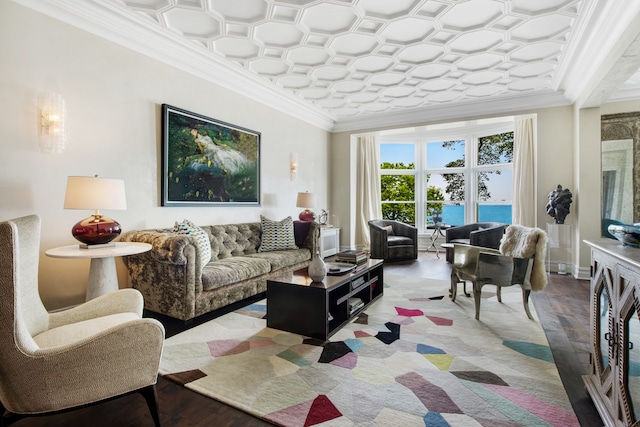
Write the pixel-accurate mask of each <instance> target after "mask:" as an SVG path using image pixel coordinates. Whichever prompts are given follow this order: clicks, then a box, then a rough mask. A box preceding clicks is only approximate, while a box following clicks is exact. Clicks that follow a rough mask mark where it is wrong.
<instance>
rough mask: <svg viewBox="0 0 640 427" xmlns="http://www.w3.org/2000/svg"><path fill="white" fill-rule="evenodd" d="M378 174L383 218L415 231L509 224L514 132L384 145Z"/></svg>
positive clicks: (381, 146) (381, 148) (381, 150)
mask: <svg viewBox="0 0 640 427" xmlns="http://www.w3.org/2000/svg"><path fill="white" fill-rule="evenodd" d="M380 173H381V190H382V212H383V217H384V218H385V219H396V220H399V221H403V222H407V223H411V224H415V225H417V226H419V227H427V226H429V225H430V224H434V223H442V224H448V225H462V224H465V223H469V222H491V221H495V222H502V223H505V224H511V218H512V204H511V199H512V194H513V132H512V131H510V132H503V133H493V134H491V133H487V134H485V136H479V137H468V138H458V139H451V140H440V141H418V142H412V143H386V142H384V141H383V142H381V144H380ZM470 208H471V211H467V210H468V209H470Z"/></svg>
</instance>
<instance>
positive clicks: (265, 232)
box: [258, 215, 298, 252]
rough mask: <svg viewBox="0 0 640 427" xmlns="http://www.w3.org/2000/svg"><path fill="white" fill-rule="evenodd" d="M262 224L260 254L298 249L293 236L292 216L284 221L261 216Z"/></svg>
mask: <svg viewBox="0 0 640 427" xmlns="http://www.w3.org/2000/svg"><path fill="white" fill-rule="evenodd" d="M260 222H261V223H262V239H261V241H260V248H259V249H258V251H259V252H270V251H283V250H287V249H298V247H297V246H296V239H295V237H294V234H293V219H291V217H290V216H288V217H286V218H285V219H283V220H282V221H273V220H270V219H269V218H266V217H264V216H262V215H260Z"/></svg>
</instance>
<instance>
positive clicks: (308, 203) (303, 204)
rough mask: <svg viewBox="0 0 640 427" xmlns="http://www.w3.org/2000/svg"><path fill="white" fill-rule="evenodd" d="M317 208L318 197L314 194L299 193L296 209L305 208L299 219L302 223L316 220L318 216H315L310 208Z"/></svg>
mask: <svg viewBox="0 0 640 427" xmlns="http://www.w3.org/2000/svg"><path fill="white" fill-rule="evenodd" d="M315 206H316V196H315V195H314V194H313V193H309V192H304V193H298V200H297V201H296V207H298V208H305V209H304V210H303V211H302V212H300V215H298V218H299V219H300V221H313V220H315V219H316V214H314V213H313V212H312V211H311V210H310V209H309V208H314V207H315Z"/></svg>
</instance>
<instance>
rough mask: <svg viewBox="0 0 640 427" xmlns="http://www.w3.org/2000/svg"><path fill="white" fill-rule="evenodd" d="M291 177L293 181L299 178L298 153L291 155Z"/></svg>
mask: <svg viewBox="0 0 640 427" xmlns="http://www.w3.org/2000/svg"><path fill="white" fill-rule="evenodd" d="M289 177H290V178H291V181H297V180H298V153H291V156H290V157H289Z"/></svg>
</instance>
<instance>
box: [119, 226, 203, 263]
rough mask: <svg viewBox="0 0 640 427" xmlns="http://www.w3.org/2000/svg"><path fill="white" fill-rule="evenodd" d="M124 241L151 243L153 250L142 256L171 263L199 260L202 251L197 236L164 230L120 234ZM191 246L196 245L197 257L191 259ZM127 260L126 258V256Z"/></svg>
mask: <svg viewBox="0 0 640 427" xmlns="http://www.w3.org/2000/svg"><path fill="white" fill-rule="evenodd" d="M120 241H122V242H142V243H149V244H150V245H151V251H148V252H144V253H142V254H139V255H144V254H146V256H142V257H140V258H148V259H149V260H155V261H162V262H167V263H170V264H179V265H183V264H186V263H187V262H198V263H199V260H200V253H199V249H198V245H197V244H196V241H195V238H194V237H192V236H189V235H186V234H178V233H173V232H169V231H162V230H142V231H129V232H127V233H124V234H122V235H121V236H120ZM189 246H193V247H195V255H196V256H195V257H194V258H195V259H193V260H191V259H189V256H190V254H191V253H192V251H191V250H189V251H187V250H186V248H188V247H189ZM125 260H126V258H125Z"/></svg>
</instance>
